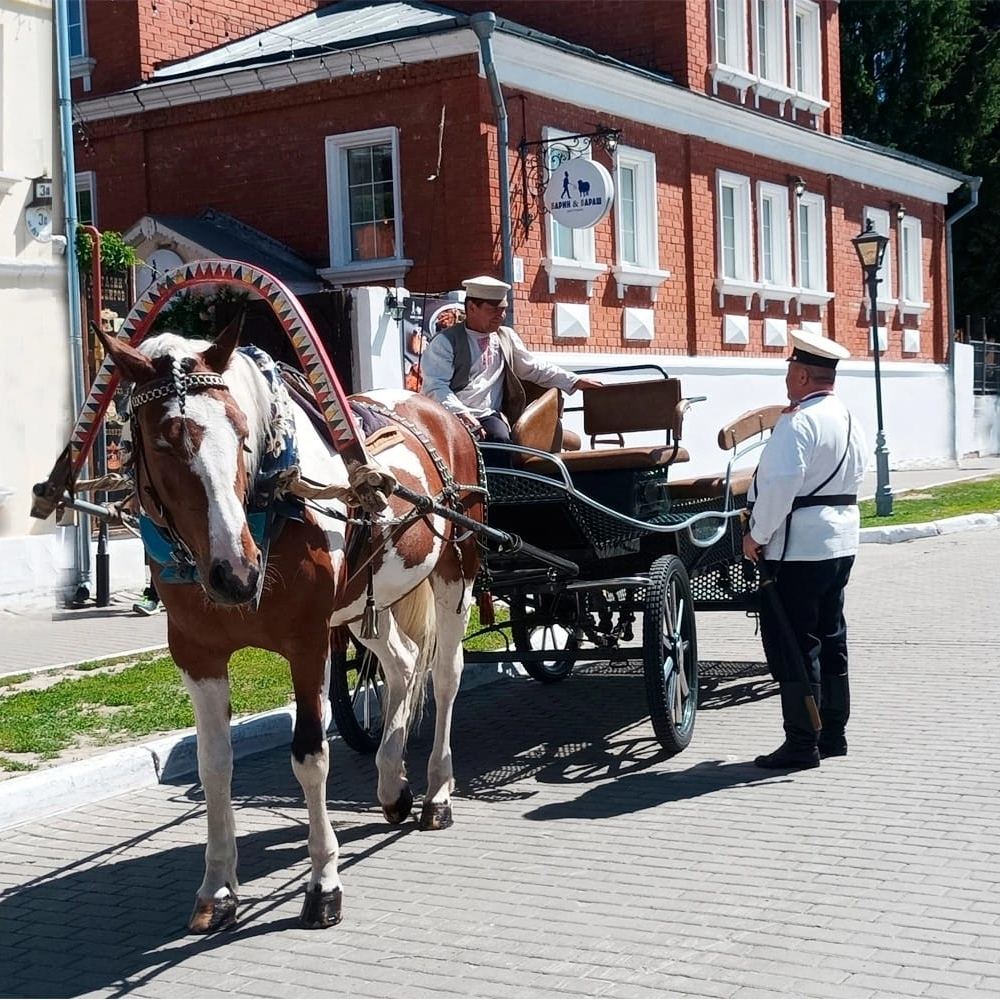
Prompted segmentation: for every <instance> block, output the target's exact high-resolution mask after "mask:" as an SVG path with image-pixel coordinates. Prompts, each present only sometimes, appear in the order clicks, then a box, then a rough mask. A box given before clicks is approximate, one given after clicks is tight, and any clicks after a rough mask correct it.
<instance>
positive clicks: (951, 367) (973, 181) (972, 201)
mask: <svg viewBox="0 0 1000 1000" xmlns="http://www.w3.org/2000/svg"><path fill="white" fill-rule="evenodd" d="M966 183H967V184H968V186H969V195H970V197H969V203H968V204H967V205H963V206H962V207H961V208H960V209H959V210H958V211H957V212H956V213H955V214H954V215H952V216H950V217H949V218H947V219H945V220H944V255H945V262H946V264H947V269H948V372H949V374H950V375H951V432H952V450H953V451H954V452H955V461H956V462H958V461H961V458H962V456H961V455H960V454H959V440H958V387H957V386H956V385H955V273H954V263H953V260H952V244H951V239H952V237H951V229H952V226H954V225H955V223H956V222H958V220H959V219H961V218H964V217H965V216H966V215H968V214H969V212H971V211H972V210H973V209H974V208H975V207H976V206H977V205H978V204H979V186H980V185H981V184H982V183H983V179H982V177H970V178H969V179H968V180H967V181H966Z"/></svg>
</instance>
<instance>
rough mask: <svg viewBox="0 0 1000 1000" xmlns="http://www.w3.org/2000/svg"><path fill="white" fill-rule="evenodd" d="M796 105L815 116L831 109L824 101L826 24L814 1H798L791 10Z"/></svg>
mask: <svg viewBox="0 0 1000 1000" xmlns="http://www.w3.org/2000/svg"><path fill="white" fill-rule="evenodd" d="M789 37H790V48H791V60H790V64H791V69H792V79H791V81H790V85H791V91H792V104H793V106H794V107H796V108H799V109H801V110H803V111H806V112H808V113H809V114H812V115H820V114H822V113H823V112H824V111H826V110H827V108H829V107H830V102H829V101H827V100H825V99H824V97H823V21H822V15H821V11H820V8H819V4H818V3H815V2H814V0H794V3H793V4H792V10H791V31H790V34H789Z"/></svg>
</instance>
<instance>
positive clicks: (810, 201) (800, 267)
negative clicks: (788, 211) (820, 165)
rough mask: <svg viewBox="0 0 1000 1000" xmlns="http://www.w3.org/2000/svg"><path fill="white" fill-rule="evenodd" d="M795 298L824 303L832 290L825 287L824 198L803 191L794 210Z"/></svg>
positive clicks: (821, 304)
mask: <svg viewBox="0 0 1000 1000" xmlns="http://www.w3.org/2000/svg"><path fill="white" fill-rule="evenodd" d="M795 223H796V225H795V284H796V286H797V288H796V295H795V299H796V302H797V303H798V304H799V306H800V307H801V306H803V305H818V306H820V307H822V306H825V305H826V303H827V302H829V301H830V299H832V298H833V293H832V292H829V291H828V290H827V275H826V201H825V199H824V198H823V196H822V195H818V194H814V193H813V192H811V191H807V192H806V193H805V194H803V195H802V197H801V198H799V199H797V205H796V209H795Z"/></svg>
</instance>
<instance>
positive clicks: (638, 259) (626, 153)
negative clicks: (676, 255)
mask: <svg viewBox="0 0 1000 1000" xmlns="http://www.w3.org/2000/svg"><path fill="white" fill-rule="evenodd" d="M614 215H615V239H616V244H617V261H616V262H615V266H614V267H613V268H612V271H613V273H614V276H615V279H616V281H617V283H618V297H619V298H624V295H625V289H626V288H627V287H628V286H629V285H645V286H646V287H648V288H649V289H650V295H651V297H652V299H653V301H654V302H655V301H656V291H657V289H658V288H659V286H660V285H661V284H663V282H664V281H666V280H667V278H669V277H670V272H669V271H661V270H660V265H659V255H660V248H659V240H658V238H657V234H658V227H657V211H656V156H655V155H654V154H653V153H650V152H647V151H646V150H641V149H632V148H631V147H628V146H619V147H618V150H617V152H616V154H615V205H614Z"/></svg>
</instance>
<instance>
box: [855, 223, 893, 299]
mask: <svg viewBox="0 0 1000 1000" xmlns="http://www.w3.org/2000/svg"><path fill="white" fill-rule="evenodd" d="M868 219H871V220H872V228H873V229H874V230H875V232H877V233H879V234H880V235H882V236H885V237H886V238H887V239H889V242H888V243H887V244H886V248H885V256H884V257H883V258H882V266H881V267H880V268H879V269H878V279H879V283H878V291H877V293H876V299H875V302H876V304H877V306H878V308H879V311H880V312H881V311H883V310H886V309H891V308H892V306H893V304H894V303H895V300H896V296H895V294H894V293H893V284H892V270H893V268H892V239H891V237H892V229H891V228H890V225H889V212H888V210H887V209H884V208H870V207H869V208H866V209H865V214H864V218H863V219H862V226H861V229H862V231H864V230H865V229H867V228H868V221H867V220H868Z"/></svg>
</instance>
